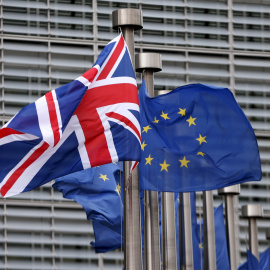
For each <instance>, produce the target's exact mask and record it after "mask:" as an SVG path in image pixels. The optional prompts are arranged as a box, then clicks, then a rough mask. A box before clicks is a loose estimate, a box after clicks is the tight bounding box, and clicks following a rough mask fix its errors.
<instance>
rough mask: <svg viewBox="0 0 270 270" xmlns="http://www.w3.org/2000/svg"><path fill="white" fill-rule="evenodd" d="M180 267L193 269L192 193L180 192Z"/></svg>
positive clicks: (183, 269) (187, 269)
mask: <svg viewBox="0 0 270 270" xmlns="http://www.w3.org/2000/svg"><path fill="white" fill-rule="evenodd" d="M179 253H180V265H181V266H180V269H182V270H193V269H194V264H193V245H192V222H191V206H190V193H186V192H185V193H180V204H179Z"/></svg>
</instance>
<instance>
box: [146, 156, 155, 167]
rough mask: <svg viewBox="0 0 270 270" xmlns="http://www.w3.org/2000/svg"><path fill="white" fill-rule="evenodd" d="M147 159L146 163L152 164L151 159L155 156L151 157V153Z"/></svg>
mask: <svg viewBox="0 0 270 270" xmlns="http://www.w3.org/2000/svg"><path fill="white" fill-rule="evenodd" d="M145 159H146V163H145V165H146V164H149V165H151V161H152V160H153V159H154V158H151V154H150V155H149V157H148V158H145Z"/></svg>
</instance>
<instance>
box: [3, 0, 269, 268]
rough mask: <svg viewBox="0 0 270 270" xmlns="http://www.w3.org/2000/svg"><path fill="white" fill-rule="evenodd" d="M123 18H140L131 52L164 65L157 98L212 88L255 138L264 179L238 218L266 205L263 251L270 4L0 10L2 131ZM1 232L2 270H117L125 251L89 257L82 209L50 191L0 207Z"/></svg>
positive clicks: (29, 3) (245, 192)
mask: <svg viewBox="0 0 270 270" xmlns="http://www.w3.org/2000/svg"><path fill="white" fill-rule="evenodd" d="M119 8H140V9H142V11H143V24H144V28H143V29H142V30H140V31H137V32H136V33H135V51H136V53H139V52H157V53H160V54H161V55H162V66H163V69H162V71H161V72H159V73H156V74H155V90H156V91H157V90H164V89H174V88H176V87H178V86H181V85H184V84H188V83H208V84H214V85H219V86H225V87H228V88H229V89H230V90H231V91H233V92H234V94H235V96H236V99H237V101H238V103H239V105H240V106H241V107H242V109H243V110H244V112H245V114H246V115H247V117H248V118H249V120H250V122H251V124H252V127H253V128H254V130H255V133H256V136H257V139H258V144H259V148H260V155H261V161H262V171H263V178H262V180H261V181H260V182H256V183H252V182H251V183H245V184H242V185H241V194H240V196H239V198H238V199H237V200H236V201H237V202H238V204H237V211H238V212H239V214H240V209H241V206H242V205H244V204H248V203H260V204H262V205H263V208H264V212H265V216H266V217H265V218H264V219H262V220H260V221H259V222H258V227H259V243H260V245H259V246H260V251H263V250H264V249H265V248H266V247H267V245H268V242H267V241H266V238H265V229H266V228H267V227H270V125H269V120H270V76H269V74H270V54H269V52H270V15H269V14H270V2H269V0H171V1H165V0H163V1H162V0H125V1H121V0H117V1H110V0H0V14H1V17H0V19H1V21H0V22H1V26H0V27H1V36H0V37H1V40H0V42H1V47H0V50H1V58H0V60H1V67H0V68H1V70H0V71H1V81H0V83H1V92H0V104H1V106H0V121H1V124H2V125H3V124H5V123H6V122H7V121H8V120H9V119H10V118H11V117H12V116H13V115H14V114H15V113H17V112H18V111H19V110H20V109H21V108H22V107H23V106H25V105H27V104H29V103H32V102H34V101H35V100H36V99H37V98H39V97H40V96H42V95H43V94H45V93H46V92H47V91H48V90H51V89H54V88H56V87H58V86H60V85H63V84H66V83H68V82H70V81H72V80H73V79H75V78H76V77H78V76H79V75H81V74H82V73H83V72H84V71H86V70H87V69H89V68H90V67H91V66H92V64H93V63H94V61H95V60H96V59H97V56H98V54H99V53H100V51H101V50H102V48H103V47H104V46H105V45H106V44H107V42H108V41H109V40H111V39H113V38H114V37H115V36H116V35H117V32H116V31H114V30H112V11H113V10H116V9H119ZM137 78H138V82H139V83H140V80H141V77H140V74H137ZM214 198H215V205H217V204H218V203H219V202H220V201H221V200H222V197H220V196H218V195H217V192H216V191H215V192H214ZM199 207H200V206H199ZM236 223H237V224H236V227H237V229H238V231H239V235H240V240H239V247H238V248H239V254H241V256H239V258H238V261H239V263H240V261H243V260H245V253H246V247H247V245H248V230H247V221H246V220H244V219H242V218H241V217H239V219H237V221H236ZM0 228H1V230H0V269H13V270H17V269H25V270H29V269H33V270H37V269H43V270H44V269H48V270H49V269H72V270H73V269H78V270H79V269H103V268H104V269H122V265H123V253H122V251H121V250H116V251H112V252H109V253H106V254H101V255H97V254H95V253H94V250H93V248H91V246H90V245H89V243H90V241H92V240H93V238H94V236H93V230H92V226H91V223H90V222H87V221H86V216H85V213H84V212H83V210H82V208H81V207H80V206H78V205H77V204H75V203H74V202H71V201H68V200H64V199H62V195H61V194H60V193H58V192H56V191H55V190H53V189H52V188H51V184H47V185H45V186H43V187H40V188H39V189H36V190H33V191H31V192H27V193H24V194H21V195H19V196H14V197H11V198H7V199H1V200H0Z"/></svg>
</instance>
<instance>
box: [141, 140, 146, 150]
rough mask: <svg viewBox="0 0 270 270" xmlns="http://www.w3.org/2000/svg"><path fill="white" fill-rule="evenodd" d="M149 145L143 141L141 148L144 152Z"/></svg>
mask: <svg viewBox="0 0 270 270" xmlns="http://www.w3.org/2000/svg"><path fill="white" fill-rule="evenodd" d="M146 145H147V144H146V143H145V141H143V143H142V145H141V147H142V150H143V151H144V147H145V146H146Z"/></svg>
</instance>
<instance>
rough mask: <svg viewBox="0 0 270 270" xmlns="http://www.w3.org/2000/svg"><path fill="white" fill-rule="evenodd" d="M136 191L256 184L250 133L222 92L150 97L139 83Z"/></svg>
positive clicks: (192, 88) (200, 88)
mask: <svg viewBox="0 0 270 270" xmlns="http://www.w3.org/2000/svg"><path fill="white" fill-rule="evenodd" d="M139 102H140V109H141V127H142V158H141V162H140V165H139V171H140V183H141V188H142V189H145V190H156V191H169V192H189V191H203V190H212V189H219V188H222V187H225V186H229V185H234V184H239V183H242V182H246V181H259V180H260V179H261V163H260V157H259V151H258V145H257V141H256V137H255V134H254V132H253V129H252V127H251V125H250V123H249V121H248V120H247V118H246V116H245V115H244V113H243V111H242V110H241V108H240V107H239V106H238V104H237V102H236V101H235V99H234V97H233V95H232V93H231V92H230V91H229V90H228V89H227V88H221V87H216V86H211V85H204V84H192V85H186V86H182V87H179V88H177V89H175V90H173V91H172V92H170V93H168V94H165V95H161V96H158V97H155V98H150V97H149V96H148V94H147V90H146V85H145V82H144V81H143V82H142V85H141V89H140V93H139Z"/></svg>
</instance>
